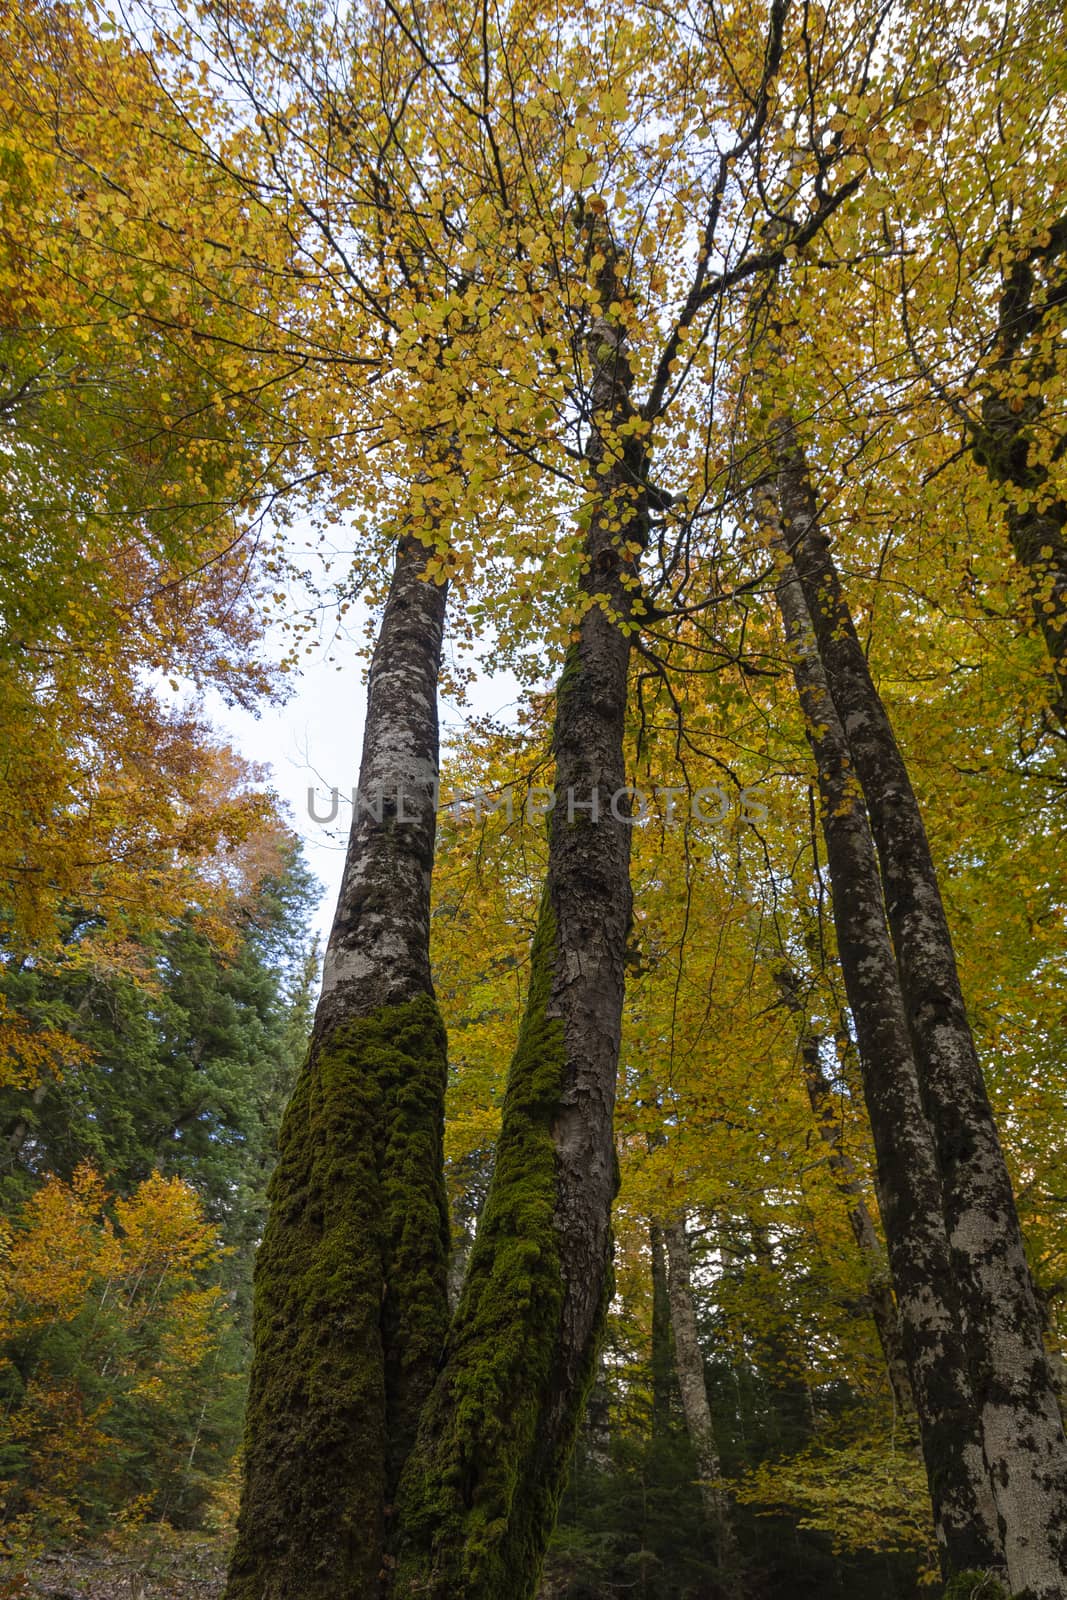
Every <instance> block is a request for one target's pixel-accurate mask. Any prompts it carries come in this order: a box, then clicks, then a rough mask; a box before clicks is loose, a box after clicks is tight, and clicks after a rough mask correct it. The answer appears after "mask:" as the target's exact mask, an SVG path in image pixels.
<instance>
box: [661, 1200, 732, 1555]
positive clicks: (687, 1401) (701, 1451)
mask: <svg viewBox="0 0 1067 1600" xmlns="http://www.w3.org/2000/svg"><path fill="white" fill-rule="evenodd" d="M663 1237H664V1241H665V1243H666V1246H667V1261H668V1264H669V1268H670V1272H669V1276H668V1293H669V1296H670V1306H671V1327H672V1329H673V1331H674V1366H675V1371H676V1373H677V1375H678V1388H679V1390H680V1391H681V1396H682V1411H683V1413H684V1415H685V1425H686V1429H687V1431H688V1433H689V1440H690V1443H691V1444H692V1446H693V1454H694V1455H695V1456H696V1463H697V1472H698V1474H699V1477H700V1498H701V1500H702V1502H703V1505H704V1515H705V1516H706V1517H707V1519H708V1524H709V1526H710V1527H711V1529H712V1531H713V1533H714V1537H715V1549H716V1555H717V1558H718V1563H719V1566H720V1567H721V1566H724V1565H725V1564H726V1563H727V1561H728V1560H729V1558H730V1556H731V1555H732V1554H733V1539H732V1536H731V1527H730V1511H729V1506H728V1505H727V1502H726V1496H725V1495H724V1493H723V1490H722V1486H721V1484H720V1483H719V1482H718V1479H719V1476H720V1471H721V1467H720V1463H719V1448H718V1445H717V1444H716V1441H715V1424H714V1422H713V1420H712V1415H711V1406H710V1405H709V1404H708V1386H707V1381H706V1379H705V1376H704V1353H703V1351H702V1350H701V1348H700V1338H699V1335H698V1333H697V1318H696V1308H695V1306H694V1304H693V1276H692V1268H691V1264H690V1259H689V1239H688V1236H687V1234H686V1231H685V1218H684V1216H680V1217H676V1218H675V1219H674V1221H673V1222H669V1223H667V1224H666V1226H665V1227H664V1230H663Z"/></svg>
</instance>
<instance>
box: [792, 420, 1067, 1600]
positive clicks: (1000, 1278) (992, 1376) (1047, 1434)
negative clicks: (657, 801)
mask: <svg viewBox="0 0 1067 1600" xmlns="http://www.w3.org/2000/svg"><path fill="white" fill-rule="evenodd" d="M778 455H779V498H780V502H781V507H782V513H783V531H784V534H785V536H786V538H787V540H788V542H789V547H790V552H791V554H792V557H793V562H794V566H795V568H796V572H797V576H798V578H799V580H800V584H801V587H802V589H803V592H804V599H805V602H806V604H807V608H808V612H809V614H810V616H811V620H812V624H813V627H814V630H815V637H816V641H817V644H818V650H819V657H820V660H821V662H822V665H823V669H824V671H825V674H826V685H827V688H828V689H829V692H830V697H831V699H832V701H833V704H834V706H835V708H836V711H837V715H838V717H839V719H840V722H841V725H842V726H843V728H844V730H845V735H846V739H847V742H848V751H849V755H850V757H851V760H852V762H853V763H854V767H855V773H856V778H857V779H858V781H859V784H860V787H861V789H862V791H863V796H864V799H865V801H866V804H867V810H868V813H869V816H870V822H871V831H872V833H873V836H874V841H875V845H876V847H877V851H878V859H879V863H880V866H881V876H882V883H883V885H884V889H885V904H886V911H887V915H888V921H889V927H890V932H891V934H892V939H893V947H894V950H895V953H896V965H897V970H898V973H899V980H900V992H901V994H902V996H903V1000H904V1009H905V1014H906V1017H907V1024H908V1033H909V1036H910V1039H911V1044H912V1050H913V1052H914V1059H915V1064H916V1067H917V1069H918V1074H919V1084H920V1088H921V1091H922V1097H923V1105H924V1107H925V1110H926V1115H927V1118H928V1120H929V1123H930V1127H931V1129H932V1131H933V1136H934V1146H935V1149H936V1152H937V1161H938V1168H939V1172H940V1178H941V1194H942V1204H943V1208H944V1216H945V1225H946V1228H947V1232H948V1241H949V1247H950V1250H951V1252H952V1266H953V1272H954V1276H955V1277H956V1279H957V1283H958V1295H959V1303H960V1310H961V1316H962V1327H963V1334H964V1340H965V1344H966V1350H967V1357H968V1362H969V1366H970V1374H971V1383H972V1385H973V1388H974V1392H975V1395H976V1397H977V1398H978V1401H979V1404H980V1406H981V1420H982V1439H983V1445H984V1450H985V1455H986V1459H987V1461H988V1463H989V1466H990V1470H991V1474H992V1481H993V1486H994V1493H995V1496H996V1502H997V1510H998V1512H999V1515H1000V1518H1001V1521H1002V1525H1003V1541H1004V1553H1005V1557H1006V1559H1007V1563H1008V1576H1009V1579H1010V1581H1011V1586H1012V1588H1013V1589H1014V1590H1020V1591H1021V1590H1024V1589H1029V1590H1031V1591H1032V1592H1033V1595H1034V1596H1035V1600H1058V1597H1062V1595H1063V1594H1064V1590H1065V1585H1067V1439H1065V1437H1064V1430H1063V1422H1062V1419H1061V1416H1060V1410H1059V1405H1058V1403H1057V1399H1056V1393H1055V1389H1054V1386H1053V1382H1052V1374H1051V1370H1050V1366H1049V1362H1048V1358H1047V1356H1046V1354H1045V1348H1044V1342H1043V1338H1042V1326H1041V1318H1040V1315H1039V1313H1038V1309H1037V1303H1036V1300H1035V1297H1034V1293H1033V1285H1032V1283H1031V1281H1030V1273H1029V1269H1028V1267H1027V1262H1026V1253H1025V1250H1024V1247H1023V1240H1022V1234H1021V1231H1020V1228H1019V1219H1018V1216H1017V1213H1016V1209H1015V1197H1014V1194H1013V1193H1012V1187H1011V1180H1010V1178H1009V1176H1008V1169H1007V1166H1006V1164H1005V1161H1004V1155H1003V1152H1002V1150H1001V1147H1000V1140H999V1138H998V1135H997V1129H996V1123H995V1121H994V1118H993V1112H992V1108H991V1106H990V1103H989V1097H988V1095H987V1093H986V1088H985V1082H984V1079H983V1076H982V1070H981V1066H980V1064H979V1061H978V1054H977V1051H976V1049H975V1044H974V1038H973V1036H972V1034H971V1029H970V1024H969V1022H968V1019H967V1012H966V1008H965V1006H964V1002H963V994H962V991H961V989H960V982H959V974H958V972H957V968H956V957H955V952H954V950H953V947H952V938H951V934H950V933H949V927H948V921H947V918H946V916H945V910H944V905H943V903H942V900H941V891H940V887H939V885H938V879H937V872H936V870H935V867H934V863H933V858H932V856H931V854H930V845H929V842H928V840H927V837H926V830H925V828H924V826H923V821H922V816H921V814H920V811H919V805H918V801H917V800H916V798H915V793H914V790H913V789H912V786H911V782H910V779H909V777H908V771H907V767H906V765H905V762H904V759H903V756H902V755H901V752H900V748H899V746H898V744H897V741H896V737H895V735H894V732H893V728H892V725H891V724H890V721H889V718H888V715H887V714H886V710H885V707H884V706H883V704H882V701H881V697H880V696H879V694H878V691H877V689H876V687H875V684H874V681H873V679H872V677H871V674H870V669H869V667H868V665H867V657H866V654H865V652H864V649H863V646H862V644H861V643H860V641H859V638H858V636H857V634H856V630H855V627H854V626H853V622H852V617H851V613H850V611H849V608H848V603H847V601H846V599H845V596H844V593H843V591H842V588H841V584H840V581H839V578H838V575H837V569H836V566H835V564H834V561H833V558H832V555H831V553H830V545H829V540H828V539H827V537H826V534H825V532H824V530H823V529H822V527H821V525H820V522H819V518H818V515H817V511H816V506H815V498H814V492H813V490H812V486H811V480H810V477H809V474H808V471H807V465H806V462H805V459H804V455H803V451H802V450H801V448H800V446H799V444H798V443H797V441H796V439H795V436H794V435H793V433H792V430H791V429H790V428H789V427H788V426H783V427H782V428H781V429H780V430H779V436H778Z"/></svg>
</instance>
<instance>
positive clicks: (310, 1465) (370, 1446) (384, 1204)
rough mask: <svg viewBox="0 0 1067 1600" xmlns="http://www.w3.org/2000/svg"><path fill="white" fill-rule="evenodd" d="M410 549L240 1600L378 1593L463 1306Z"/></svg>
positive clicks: (283, 1309)
mask: <svg viewBox="0 0 1067 1600" xmlns="http://www.w3.org/2000/svg"><path fill="white" fill-rule="evenodd" d="M425 560H426V551H425V549H424V547H423V546H422V545H421V544H419V543H418V542H417V541H415V540H405V541H404V542H403V543H402V544H401V546H400V549H399V552H398V556H397V564H396V570H395V573H394V576H393V582H392V585H391V587H390V592H389V597H388V600H387V602H386V608H385V613H384V615H383V619H382V627H381V632H380V635H379V639H378V644H377V647H376V649H375V653H374V659H373V661H372V664H371V673H370V682H369V688H368V705H367V719H366V727H365V733H364V743H363V755H362V761H361V765H360V780H359V790H358V804H357V805H356V809H355V815H354V817H353V823H352V831H351V837H350V841H349V848H348V856H347V859H346V864H345V872H344V877H343V880H342V887H341V892H340V897H339V901H338V906H337V912H336V915H335V918H334V925H333V930H332V932H331V935H330V941H329V946H328V950H327V954H326V961H325V966H324V974H323V987H322V995H321V998H320V1000H319V1005H318V1009H317V1012H316V1017H315V1029H314V1035H313V1040H312V1045H311V1050H310V1054H309V1058H308V1061H307V1064H306V1066H305V1068H304V1071H303V1073H302V1075H301V1078H300V1081H299V1083H298V1085H297V1088H296V1091H295V1093H294V1095H293V1098H292V1100H291V1102H290V1104H289V1107H288V1109H287V1111H286V1114H285V1118H284V1121H283V1124H282V1130H281V1135H280V1146H279V1161H278V1166H277V1168H276V1170H275V1174H274V1178H273V1181H272V1184H271V1190H270V1209H269V1215H268V1221H267V1226H266V1230H265V1234H264V1239H263V1243H262V1246H261V1247H260V1251H259V1255H258V1258H257V1262H256V1272H255V1325H254V1337H255V1352H254V1358H253V1365H252V1374H251V1383H250V1393H249V1409H248V1420H247V1425H246V1463H245V1473H246V1476H245V1486H244V1493H243V1497H242V1503H241V1512H240V1519H239V1524H238V1536H237V1544H236V1548H235V1552H234V1557H233V1561H232V1565H231V1569H230V1577H229V1585H228V1588H227V1600H338V1597H340V1596H345V1597H355V1596H360V1597H361V1600H363V1597H368V1600H369V1597H373V1596H374V1595H376V1594H378V1593H379V1591H380V1586H381V1580H382V1575H383V1572H384V1570H385V1569H384V1545H385V1535H386V1522H387V1507H388V1505H389V1502H390V1500H391V1497H392V1493H393V1490H394V1488H395V1484H396V1481H397V1478H398V1476H399V1472H400V1468H401V1466H402V1464H403V1460H404V1458H405V1456H406V1455H407V1452H408V1449H409V1448H410V1445H411V1442H412V1439H413V1437H414V1432H415V1426H416V1422H417V1418H418V1414H419V1411H420V1409H421V1407H422V1403H423V1401H424V1399H425V1397H426V1394H427V1393H428V1391H429V1389H430V1387H431V1386H432V1380H433V1377H434V1374H435V1373H436V1370H437V1362H438V1359H439V1356H440V1351H441V1346H442V1344H443V1341H444V1334H445V1328H446V1321H447V1301H446V1289H445V1284H446V1271H447V1262H448V1217H447V1209H446V1199H445V1190H444V1179H443V1157H442V1129H443V1116H444V1092H445V1079H446V1067H445V1038H444V1028H443V1026H442V1023H441V1019H440V1016H439V1014H438V1010H437V1005H436V1002H435V1000H434V997H433V989H432V985H431V982H430V966H429V919H430V873H431V867H432V861H433V847H434V831H435V822H436V806H437V738H438V735H437V709H436V705H437V702H436V690H437V674H438V670H439V664H440V652H441V638H442V630H443V625H444V609H445V594H444V590H443V589H442V588H440V587H439V586H437V585H435V584H432V583H428V582H426V581H425V580H424V579H423V577H422V572H423V569H424V566H425Z"/></svg>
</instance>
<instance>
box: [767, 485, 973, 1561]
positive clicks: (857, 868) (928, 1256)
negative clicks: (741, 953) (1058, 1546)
mask: <svg viewBox="0 0 1067 1600" xmlns="http://www.w3.org/2000/svg"><path fill="white" fill-rule="evenodd" d="M779 489H780V485H779ZM759 514H760V517H761V520H762V521H763V522H764V524H765V526H767V527H768V528H769V530H770V532H771V539H772V543H777V545H778V549H779V555H780V558H781V562H782V564H781V568H780V572H779V577H778V582H777V585H776V594H777V599H778V605H779V609H780V611H781V614H782V620H783V623H784V625H785V632H786V640H787V643H788V647H789V653H790V658H791V661H792V668H793V676H794V681H795V683H796V687H797V692H798V695H799V697H800V702H801V706H802V708H803V712H804V720H805V728H806V732H807V736H808V742H809V744H810V745H811V748H812V752H813V754H814V757H815V763H816V771H817V774H818V783H819V795H820V810H821V823H822V830H823V836H824V839H825V842H826V853H827V863H828V867H829V873H830V883H831V890H832V901H833V916H834V926H835V929H836V932H837V946H838V957H839V959H840V962H841V970H842V974H843V976H844V980H845V990H846V993H847V995H848V1000H849V1006H850V1008H851V1011H852V1016H853V1021H854V1024H855V1028H856V1034H857V1039H858V1044H859V1054H860V1066H861V1071H862V1076H863V1089H864V1098H865V1100H866V1103H867V1111H868V1115H869V1118H870V1123H871V1131H872V1134H873V1137H874V1147H875V1160H876V1166H877V1177H878V1200H879V1209H880V1211H881V1214H882V1223H883V1227H884V1230H885V1236H886V1243H887V1248H888V1253H889V1263H890V1269H891V1271H892V1275H893V1286H894V1289H895V1291H896V1298H897V1305H898V1307H899V1311H900V1321H901V1332H902V1337H903V1343H904V1354H905V1359H906V1361H907V1364H908V1372H909V1376H910V1379H911V1389H912V1393H913V1395H914V1398H915V1406H916V1412H917V1415H918V1420H919V1432H920V1438H921V1441H922V1449H923V1458H924V1461H925V1464H926V1473H927V1479H928V1482H929V1485H930V1498H931V1501H932V1503H933V1512H934V1523H935V1527H936V1530H937V1537H938V1543H939V1547H940V1552H941V1561H942V1567H943V1570H944V1572H945V1575H946V1576H952V1575H953V1574H956V1573H959V1572H965V1571H970V1570H982V1571H990V1572H994V1573H998V1574H1003V1572H1004V1557H1003V1552H1002V1548H1001V1544H1000V1537H999V1532H998V1527H997V1518H996V1511H995V1507H994V1503H993V1496H992V1490H991V1486H990V1482H989V1476H988V1470H987V1467H986V1464H985V1460H984V1456H983V1452H982V1438H981V1428H980V1421H979V1410H978V1404H977V1400H976V1397H975V1394H974V1391H973V1389H972V1387H971V1383H970V1379H969V1375H968V1366H967V1360H966V1352H965V1347H964V1343H963V1336H962V1329H961V1325H960V1314H959V1307H958V1304H957V1302H956V1297H955V1294H954V1290H953V1272H952V1260H951V1256H950V1253H949V1247H948V1240H947V1237H946V1233H945V1223H944V1218H943V1215H942V1211H941V1190H940V1183H939V1177H938V1170H937V1161H936V1156H935V1152H934V1146H933V1140H932V1137H931V1133H930V1128H929V1125H928V1124H927V1121H926V1117H925V1115H924V1111H923V1105H922V1099H921V1096H920V1093H919V1082H918V1075H917V1071H916V1065H915V1059H914V1056H913V1054H912V1048H911V1041H910V1038H909V1034H908V1026H907V1019H906V1017H905V1013H904V1005H903V999H902V996H901V991H900V983H899V980H898V977H897V970H896V963H895V960H894V956H893V949H892V945H891V942H890V938H889V931H888V928H887V926H886V915H885V906H884V903H883V899H882V888H881V882H880V879H879V874H878V863H877V857H876V854H875V849H874V841H873V839H872V836H871V830H870V823H869V820H868V817H867V814H866V811H865V809H864V805H863V800H862V797H861V795H860V793H859V790H858V788H857V785H856V780H855V776H854V773H853V770H852V763H851V759H850V756H849V751H848V746H847V742H846V739H845V734H844V729H843V727H842V725H841V721H840V718H839V717H838V714H837V711H836V708H835V706H834V703H833V701H832V699H831V697H830V694H829V690H828V687H827V683H826V678H825V675H824V673H823V669H822V664H821V662H820V660H819V656H818V652H817V650H816V648H815V639H814V634H813V631H812V625H811V619H810V616H809V614H808V610H807V607H806V604H805V599H804V594H803V592H802V590H801V586H800V584H799V582H798V580H797V576H796V572H795V570H794V568H793V566H792V564H791V562H790V561H789V560H788V559H786V558H785V557H786V552H785V549H784V540H783V536H782V528H781V517H780V512H779V505H778V500H777V497H775V496H771V495H770V494H768V493H767V492H766V491H765V490H764V491H761V493H760V496H759Z"/></svg>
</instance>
